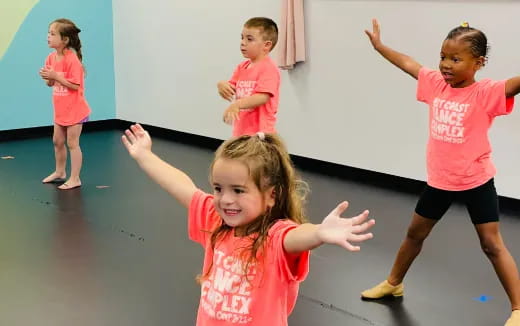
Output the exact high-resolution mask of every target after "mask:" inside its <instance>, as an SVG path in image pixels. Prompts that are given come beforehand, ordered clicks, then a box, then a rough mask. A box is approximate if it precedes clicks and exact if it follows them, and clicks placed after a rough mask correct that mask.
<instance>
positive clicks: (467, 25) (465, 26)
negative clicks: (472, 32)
mask: <svg viewBox="0 0 520 326" xmlns="http://www.w3.org/2000/svg"><path fill="white" fill-rule="evenodd" d="M460 26H461V27H464V28H468V27H469V23H468V22H462V23H461V24H460Z"/></svg>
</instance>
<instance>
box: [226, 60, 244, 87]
mask: <svg viewBox="0 0 520 326" xmlns="http://www.w3.org/2000/svg"><path fill="white" fill-rule="evenodd" d="M242 65H243V63H241V64H239V65H238V66H237V67H236V68H235V71H233V75H231V79H230V80H228V82H229V83H230V84H231V85H233V87H237V82H238V76H239V75H240V70H241V69H242Z"/></svg>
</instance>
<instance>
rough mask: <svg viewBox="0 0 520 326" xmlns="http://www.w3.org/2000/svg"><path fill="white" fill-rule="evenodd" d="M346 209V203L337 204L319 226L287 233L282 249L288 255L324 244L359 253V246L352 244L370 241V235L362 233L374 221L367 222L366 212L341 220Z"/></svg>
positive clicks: (295, 229)
mask: <svg viewBox="0 0 520 326" xmlns="http://www.w3.org/2000/svg"><path fill="white" fill-rule="evenodd" d="M347 207H348V203H347V202H342V203H341V204H339V205H338V206H337V207H336V208H335V209H334V210H333V211H332V212H330V214H329V215H328V216H327V217H326V218H325V219H324V220H323V221H322V223H321V224H310V223H306V224H302V225H300V226H298V227H297V228H294V229H292V230H291V231H289V232H287V235H286V236H285V239H284V243H283V244H284V249H285V251H286V252H287V253H289V254H297V253H300V252H302V251H306V250H312V249H314V248H316V247H319V246H321V245H322V244H324V243H329V244H335V245H338V246H340V247H343V248H345V249H347V250H350V251H359V250H360V247H359V246H354V245H352V244H351V243H350V241H352V242H358V243H359V242H362V241H365V240H368V239H371V238H372V237H373V236H372V233H364V232H366V231H367V230H368V229H370V228H371V227H372V226H373V225H374V224H375V221H374V220H369V221H367V218H368V211H364V212H363V213H361V214H359V215H358V216H355V217H352V218H342V217H341V213H343V212H344V211H345V210H346V209H347Z"/></svg>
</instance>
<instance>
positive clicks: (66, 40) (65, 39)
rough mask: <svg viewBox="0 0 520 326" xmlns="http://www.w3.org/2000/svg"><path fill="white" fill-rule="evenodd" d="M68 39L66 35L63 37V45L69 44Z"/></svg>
mask: <svg viewBox="0 0 520 326" xmlns="http://www.w3.org/2000/svg"><path fill="white" fill-rule="evenodd" d="M69 41H70V39H69V38H68V37H67V36H65V37H64V38H63V42H65V45H69Z"/></svg>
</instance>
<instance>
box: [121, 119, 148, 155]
mask: <svg viewBox="0 0 520 326" xmlns="http://www.w3.org/2000/svg"><path fill="white" fill-rule="evenodd" d="M122 141H123V144H124V145H125V147H126V149H127V150H128V153H129V154H130V156H132V157H133V158H134V159H138V158H139V157H140V156H141V155H143V154H144V153H147V152H151V150H152V139H151V138H150V135H149V134H148V132H147V131H146V130H144V129H143V127H142V126H141V125H140V124H135V125H132V126H130V130H129V129H127V130H125V134H124V135H123V136H122Z"/></svg>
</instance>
